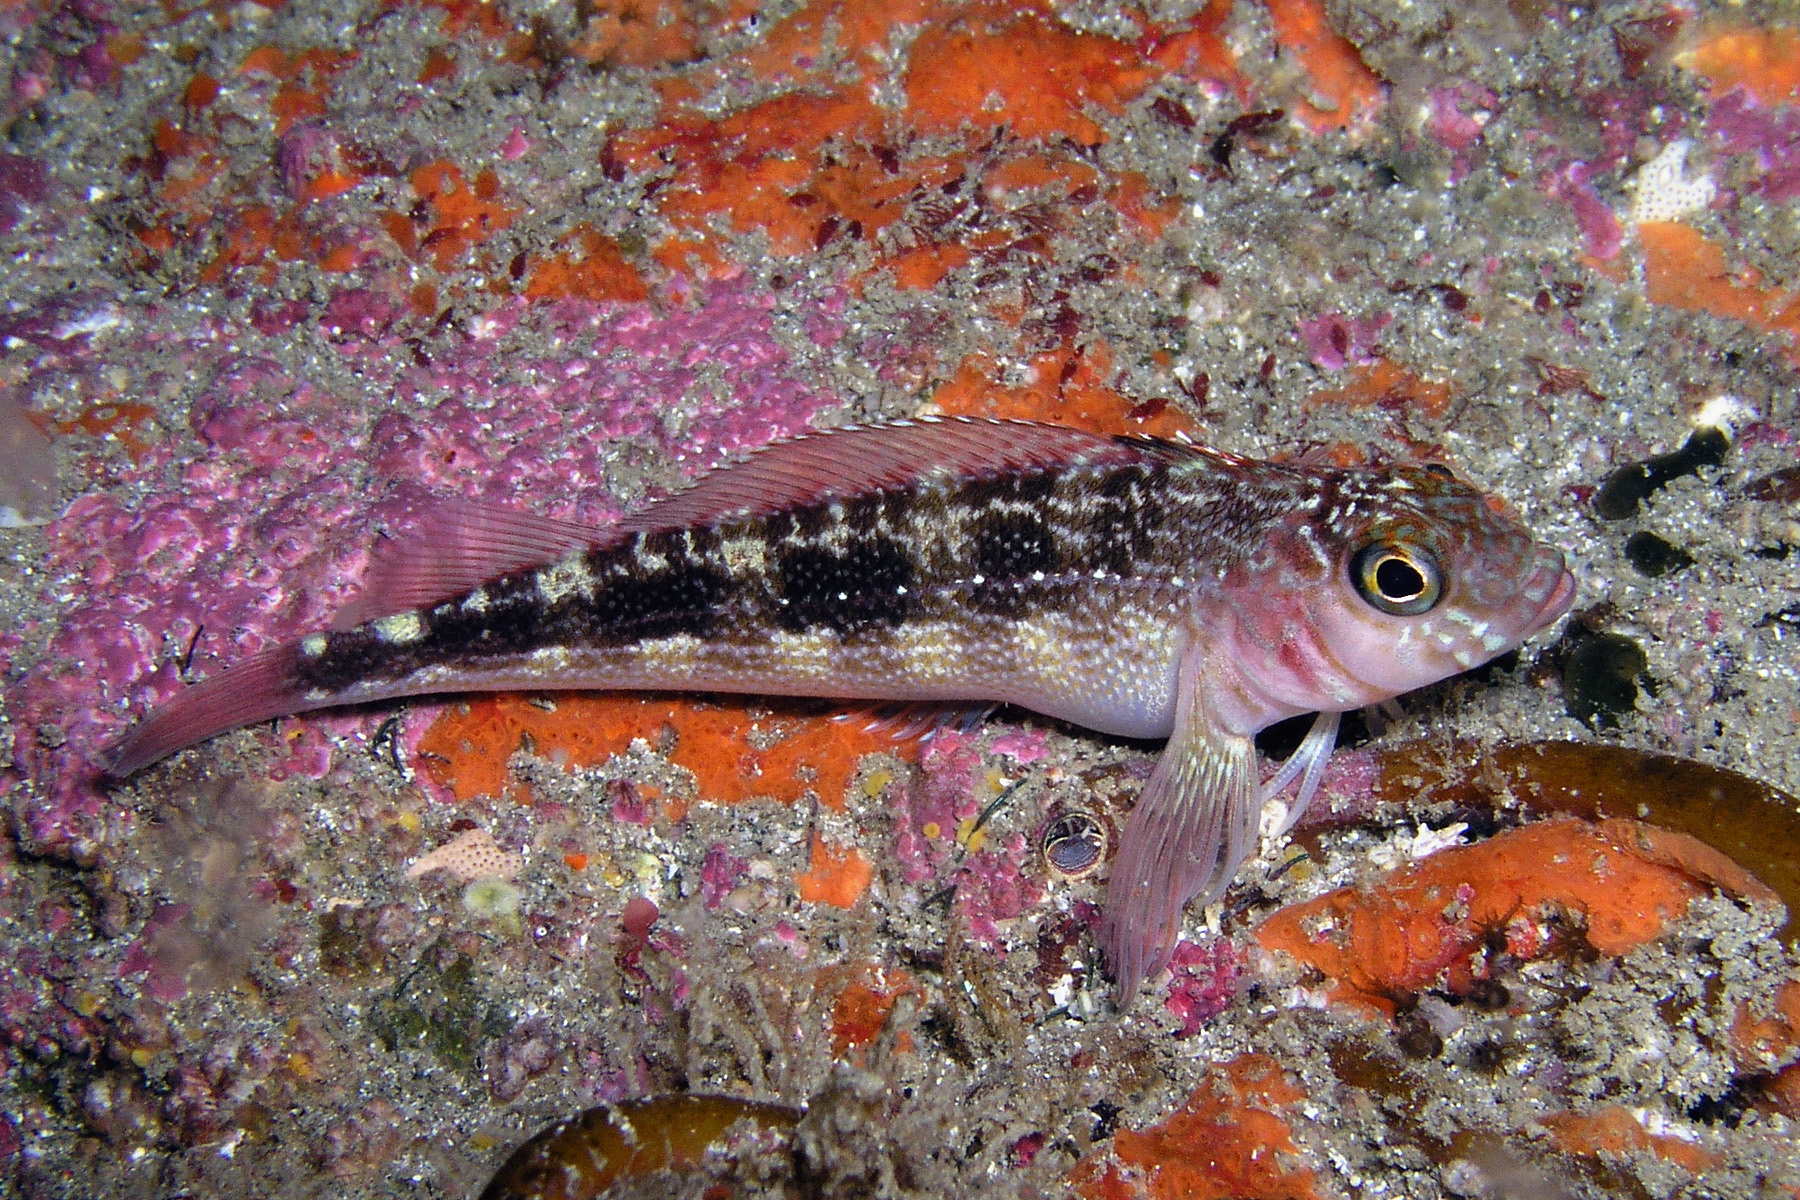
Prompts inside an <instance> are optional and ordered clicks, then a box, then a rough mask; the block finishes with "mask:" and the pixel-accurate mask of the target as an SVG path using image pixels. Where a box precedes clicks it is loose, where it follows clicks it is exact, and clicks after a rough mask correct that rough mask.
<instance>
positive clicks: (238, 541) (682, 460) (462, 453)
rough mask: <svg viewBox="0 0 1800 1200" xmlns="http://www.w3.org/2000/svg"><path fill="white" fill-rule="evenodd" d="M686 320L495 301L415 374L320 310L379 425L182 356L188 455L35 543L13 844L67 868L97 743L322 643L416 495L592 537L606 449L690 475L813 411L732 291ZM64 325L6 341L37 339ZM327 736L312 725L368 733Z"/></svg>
mask: <svg viewBox="0 0 1800 1200" xmlns="http://www.w3.org/2000/svg"><path fill="white" fill-rule="evenodd" d="M692 301H693V302H692V303H691V304H690V305H688V306H687V307H685V308H680V309H677V310H675V311H672V312H665V311H659V310H658V309H657V308H653V307H652V306H651V305H649V304H637V305H602V304H592V303H587V302H580V301H568V302H561V303H558V304H555V305H538V306H535V307H534V306H531V305H528V304H527V303H526V302H525V301H523V300H518V301H513V302H509V303H508V304H505V305H502V306H501V307H500V308H499V309H497V310H496V311H494V312H490V313H487V314H483V315H481V316H478V317H476V318H474V319H473V320H472V321H471V324H470V329H469V335H468V336H467V337H466V338H464V339H463V340H462V341H460V342H458V343H456V344H454V345H450V346H447V347H440V346H434V347H433V357H432V359H431V361H430V362H429V364H428V365H427V364H424V363H420V362H418V361H416V360H415V358H414V357H413V356H412V355H411V354H409V353H407V352H406V351H405V350H404V349H403V348H400V349H398V351H397V343H398V336H399V335H398V334H397V333H396V332H394V329H395V328H396V323H397V322H398V321H399V320H400V318H399V317H397V316H395V315H394V314H393V312H392V311H391V310H389V309H387V308H386V307H385V306H384V305H382V304H380V303H378V302H377V300H376V299H375V298H371V297H369V296H368V295H366V294H363V293H356V294H354V295H353V296H352V297H350V298H344V297H339V298H338V299H337V300H334V301H333V302H332V303H331V304H329V305H328V306H327V311H328V312H329V314H330V318H331V319H330V320H329V321H326V322H322V324H324V325H326V326H328V327H329V329H330V330H331V336H332V337H333V338H334V339H336V340H335V345H336V347H337V350H338V352H339V353H340V354H341V355H342V356H343V357H344V358H345V359H347V360H350V362H349V365H350V366H351V367H352V368H353V369H354V370H356V371H357V372H359V373H360V374H361V376H362V377H363V380H364V386H365V387H366V388H367V392H368V395H370V396H380V397H383V401H382V403H381V404H380V405H379V407H377V406H376V405H374V404H372V403H368V402H364V401H362V400H361V399H360V398H353V397H344V396H340V395H336V394H333V393H331V392H327V391H325V390H324V389H323V388H321V387H319V386H317V385H315V384H314V383H311V382H309V381H308V380H306V379H303V378H297V377H295V376H294V375H293V374H291V373H290V372H289V371H288V370H287V369H286V368H284V367H283V366H282V365H280V364H279V363H277V362H276V361H274V360H272V359H265V358H260V357H257V356H255V355H254V354H251V353H245V352H241V351H237V350H235V349H225V348H226V347H233V344H234V343H237V342H243V343H248V344H251V345H254V344H255V343H256V340H257V339H256V335H255V334H253V333H252V332H251V331H250V330H248V329H226V330H222V331H220V336H218V337H216V338H207V339H202V340H197V341H196V343H195V344H194V345H192V346H190V347H187V348H186V350H187V352H188V356H189V357H191V359H192V360H193V363H192V371H191V374H192V376H193V377H194V378H198V379H203V380H206V381H207V382H206V383H205V384H204V385H202V386H201V387H200V388H199V390H198V391H197V392H196V393H195V394H194V395H193V396H192V397H191V399H190V400H189V403H188V407H187V422H188V425H189V427H190V428H191V430H192V432H193V433H194V435H195V437H196V438H197V444H196V442H195V441H193V440H184V441H179V442H176V441H167V440H163V441H155V442H152V443H151V444H149V445H147V446H146V447H145V448H144V449H143V450H142V452H141V453H138V454H136V455H134V456H133V457H132V459H131V460H130V461H129V462H128V463H125V464H122V465H121V466H120V467H119V468H118V469H119V471H120V482H122V483H124V484H127V485H132V484H135V485H137V486H139V487H140V488H143V489H145V490H146V492H147V494H146V497H145V498H144V499H143V500H141V501H139V502H137V503H135V504H134V505H133V506H131V507H127V506H126V504H125V503H124V502H122V501H121V500H120V499H119V498H118V495H119V494H121V493H123V492H126V491H128V490H129V489H128V488H121V489H117V490H115V491H114V492H111V493H105V494H102V493H96V494H93V495H89V496H85V497H82V498H80V499H78V500H77V501H75V502H74V503H73V504H71V505H70V506H69V507H68V508H67V510H66V511H65V512H64V513H63V514H62V516H60V517H59V518H57V519H56V520H55V521H52V522H51V523H50V524H49V525H47V526H46V527H45V542H46V545H47V547H48V552H49V553H48V565H49V568H50V570H51V572H52V576H53V578H56V579H58V580H61V581H64V586H65V587H66V589H67V590H68V591H70V592H71V593H72V594H74V595H76V596H79V597H80V598H81V601H82V604H81V607H79V608H76V609H73V610H72V611H70V612H68V613H67V615H66V616H65V617H64V619H63V621H62V623H61V626H60V628H59V629H58V631H57V633H56V634H55V635H54V637H53V638H52V639H51V641H50V644H49V646H48V647H47V651H46V653H45V655H44V657H43V659H42V661H41V662H40V663H39V664H38V665H37V666H35V667H34V668H33V670H32V671H31V672H29V673H28V674H27V675H26V676H25V678H24V679H23V680H21V681H19V683H18V684H17V685H16V686H14V687H11V688H9V689H8V692H7V695H6V698H5V703H6V705H7V707H8V710H9V712H10V715H11V717H12V719H13V721H14V723H15V725H16V727H17V729H18V730H19V731H20V735H19V736H18V737H17V738H16V739H15V749H14V763H13V774H12V775H11V776H10V777H0V785H10V784H16V783H17V782H19V781H20V780H24V781H28V782H29V783H30V785H31V788H32V794H31V796H30V798H29V799H26V800H23V801H21V800H19V799H17V798H15V801H14V807H15V810H16V811H17V812H18V815H19V819H20V826H21V833H22V835H23V837H24V840H25V842H26V844H28V845H30V846H32V847H33V848H34V849H35V850H37V851H39V852H47V853H60V854H66V855H71V856H73V857H75V858H77V859H87V858H90V857H91V856H92V855H93V854H94V853H95V852H96V850H97V846H98V844H99V839H98V836H97V835H98V824H97V822H98V821H99V819H100V814H101V813H103V812H104V811H105V805H104V800H103V796H102V793H101V791H100V786H99V784H100V781H99V779H98V777H97V772H96V771H95V770H94V769H93V767H92V766H91V765H89V764H91V763H92V762H93V760H94V759H95V758H96V757H97V756H98V754H99V752H100V751H101V749H102V748H103V747H104V746H105V745H106V744H107V742H108V741H109V740H110V739H111V738H112V737H114V736H115V735H116V734H117V733H118V732H119V731H120V730H121V729H122V728H123V727H124V726H125V724H126V723H127V722H128V721H129V720H130V719H131V718H132V717H134V716H135V715H136V714H137V713H138V712H139V711H141V710H142V709H143V708H144V707H146V706H148V705H150V704H152V703H155V702H158V701H161V700H165V699H167V698H168V697H170V696H172V695H174V694H175V693H176V692H177V691H178V690H179V689H180V688H181V687H182V686H183V675H184V672H186V671H189V670H192V671H193V672H194V673H195V674H211V673H213V672H215V671H217V670H220V669H222V668H223V667H225V666H227V665H228V664H230V663H232V662H234V661H238V660H240V659H242V658H244V657H246V656H248V655H250V654H253V653H255V652H256V651H258V650H260V649H263V648H266V647H268V646H270V645H272V644H275V643H278V642H282V641H287V640H291V639H294V638H297V637H299V636H302V635H304V634H306V633H308V632H312V631H314V630H318V629H321V628H323V627H325V626H326V625H327V624H328V623H329V620H330V617H331V614H332V613H333V612H334V611H335V610H336V609H337V608H339V607H340V606H341V605H342V604H343V603H344V601H345V600H347V599H348V598H349V597H350V596H351V595H352V594H353V593H354V592H355V589H356V587H357V584H358V581H359V579H360V578H361V576H362V573H363V571H364V569H365V567H366V566H367V562H368V552H369V547H370V545H371V544H372V543H373V542H374V540H375V538H376V536H377V534H378V531H380V530H382V529H384V528H397V527H403V526H404V524H405V523H406V521H407V520H408V519H409V517H410V515H411V514H412V513H414V512H416V511H417V508H418V506H419V505H420V504H421V503H428V499H429V494H430V493H437V494H445V493H456V494H462V495H479V496H482V497H484V498H487V499H491V500H495V501H498V502H501V503H510V504H513V505H515V506H518V507H528V508H532V509H535V510H537V511H540V512H545V513H548V514H550V515H554V516H559V517H572V518H575V519H583V520H590V521H594V522H604V521H606V520H609V519H612V518H614V517H616V516H617V515H618V513H619V511H620V510H619V507H618V505H617V504H616V502H615V501H614V500H613V498H612V496H611V495H610V494H609V493H608V491H607V489H606V486H605V482H606V467H607V463H608V461H609V458H608V456H609V454H611V453H614V452H616V447H617V446H618V445H619V444H620V443H621V442H630V443H635V444H636V445H638V446H640V447H649V448H651V449H652V450H653V452H655V453H659V454H661V455H663V456H665V457H666V458H667V459H669V460H672V461H674V462H675V463H677V464H678V465H679V468H680V469H681V470H682V471H683V472H684V473H686V474H689V475H693V474H698V473H699V472H700V471H701V470H703V469H704V468H706V467H708V466H710V465H712V464H713V463H714V462H716V461H718V460H719V459H720V458H721V457H723V456H725V455H728V454H731V453H733V452H735V451H738V450H741V449H746V448H750V447H754V446H757V445H761V444H762V443H764V442H767V441H769V440H770V439H772V438H775V437H779V436H784V435H789V434H793V433H797V432H800V431H801V430H803V429H805V428H806V427H807V426H808V424H809V422H810V420H811V418H812V417H813V415H814V414H815V413H816V412H817V411H818V410H819V409H820V408H821V407H822V406H823V405H824V404H825V402H826V401H825V399H824V398H823V397H821V396H820V395H818V394H817V393H815V392H812V391H811V390H809V389H808V388H806V387H805V386H803V385H802V384H800V383H799V382H798V381H797V380H796V379H795V378H794V377H793V376H792V374H791V371H790V358H789V354H788V351H787V350H786V349H785V348H784V347H783V346H782V345H781V344H780V343H779V342H778V341H777V340H776V339H775V337H774V335H773V329H772V322H771V317H770V311H769V310H770V307H771V304H772V302H770V301H768V300H766V299H763V298H759V297H756V296H754V295H752V294H751V292H750V290H749V288H748V286H747V285H746V284H744V283H742V282H725V283H718V284H714V285H711V286H710V287H708V288H707V289H705V290H702V291H700V292H698V293H697V294H695V295H694V296H693V297H692ZM65 315H66V314H63V313H61V312H60V311H59V312H58V313H57V314H45V315H44V317H43V318H42V319H38V318H29V320H32V321H36V324H38V325H45V326H46V332H47V333H48V332H52V330H50V328H49V326H53V325H56V324H57V322H58V321H59V320H61V318H62V317H64V316H65ZM527 317H529V321H528V322H527ZM53 318H54V319H53ZM27 321H28V318H27V317H26V316H16V317H14V318H13V323H14V324H19V325H21V327H22V328H23V327H24V325H25V324H26V323H27ZM34 327H35V326H34ZM66 369H67V370H69V371H75V370H82V369H85V367H83V366H82V365H81V364H80V363H77V362H73V361H71V362H70V364H69V366H68V367H67V368H66ZM390 396H391V397H393V399H392V400H391V401H389V400H387V399H386V398H387V397H390ZM677 397H681V398H684V399H685V400H686V401H687V403H685V404H683V405H682V406H681V407H682V410H683V411H684V412H692V413H693V415H692V416H690V417H687V418H685V419H684V420H683V421H682V422H681V423H680V424H679V425H677V424H674V423H672V422H670V421H669V420H668V413H669V412H671V411H672V407H671V405H670V404H669V403H668V401H671V400H673V399H675V398H677ZM696 397H699V403H698V404H697V405H696V404H695V403H694V401H695V399H696ZM696 409H697V411H696ZM345 720H346V719H345V718H343V717H337V718H326V720H325V723H324V725H325V727H326V728H333V727H337V728H352V727H355V725H356V724H362V725H370V727H372V725H371V723H370V719H369V718H367V717H358V718H355V719H354V721H352V723H351V724H349V725H346V724H345V723H344V722H345ZM320 724H321V723H319V722H313V721H307V722H303V723H302V724H301V725H300V728H302V729H309V730H316V729H318V728H319V727H320ZM290 729H291V726H290ZM294 750H295V753H296V755H297V756H298V757H296V758H295V759H294V761H292V762H290V763H288V764H287V765H286V766H285V767H284V768H282V769H283V771H284V773H290V774H307V775H317V774H319V773H321V772H322V771H323V770H324V769H325V767H326V765H327V763H328V761H329V756H328V753H327V752H326V751H327V748H326V746H325V744H324V742H323V739H321V738H318V737H316V736H315V737H313V738H312V739H310V741H308V740H303V741H302V742H300V743H299V744H296V745H295V747H294Z"/></svg>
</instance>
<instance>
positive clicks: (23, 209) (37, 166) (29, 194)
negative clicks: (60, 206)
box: [0, 152, 50, 234]
mask: <svg viewBox="0 0 1800 1200" xmlns="http://www.w3.org/2000/svg"><path fill="white" fill-rule="evenodd" d="M49 198H50V175H49V172H47V171H45V170H44V164H43V163H41V162H39V161H38V160H37V159H35V158H26V157H25V156H24V155H22V154H8V153H4V152H0V234H5V233H11V232H12V231H13V230H14V229H17V228H18V226H19V222H20V221H22V220H24V219H25V217H26V216H27V214H29V213H30V211H31V210H32V209H33V208H35V207H36V206H38V205H40V204H42V203H43V202H44V201H45V200H47V199H49Z"/></svg>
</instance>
